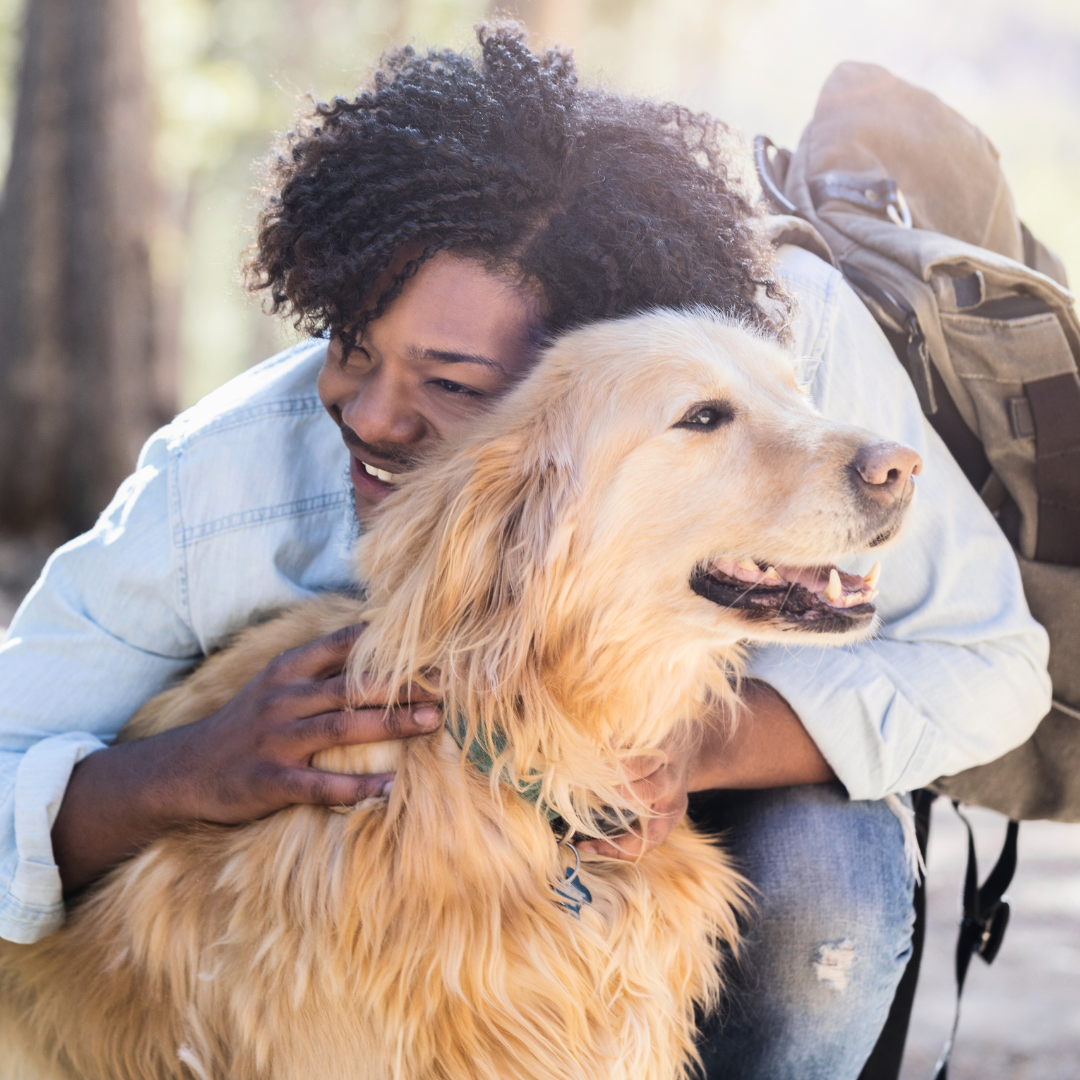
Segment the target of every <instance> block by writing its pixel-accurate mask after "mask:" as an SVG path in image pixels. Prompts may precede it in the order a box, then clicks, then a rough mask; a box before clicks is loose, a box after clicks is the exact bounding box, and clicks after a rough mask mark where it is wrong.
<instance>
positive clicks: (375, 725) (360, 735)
mask: <svg viewBox="0 0 1080 1080" xmlns="http://www.w3.org/2000/svg"><path fill="white" fill-rule="evenodd" d="M441 723H442V711H441V710H440V709H439V708H438V706H436V705H420V706H416V707H414V708H412V709H405V708H397V709H391V710H390V711H389V712H387V710H386V709H342V710H335V711H333V712H325V713H319V714H318V715H316V716H307V717H304V718H303V719H301V720H296V721H294V722H293V723H292V724H291V725H290V735H291V736H292V737H293V739H295V744H296V745H295V749H296V752H297V753H298V754H299V755H301V756H304V757H308V756H310V755H311V754H314V753H315V752H316V751H318V750H325V749H326V748H327V747H330V746H351V745H354V744H356V743H372V742H384V741H385V740H386V739H407V738H409V737H410V736H412V735H424V734H427V733H429V732H432V731H435V730H437V729H438V727H439V725H440V724H441Z"/></svg>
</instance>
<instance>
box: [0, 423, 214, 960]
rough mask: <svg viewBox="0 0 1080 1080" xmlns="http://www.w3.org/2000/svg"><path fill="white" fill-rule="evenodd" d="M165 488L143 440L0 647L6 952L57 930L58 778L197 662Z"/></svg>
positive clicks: (0, 836) (154, 447) (161, 450)
mask: <svg viewBox="0 0 1080 1080" xmlns="http://www.w3.org/2000/svg"><path fill="white" fill-rule="evenodd" d="M169 486H170V483H169V457H168V452H167V447H166V445H165V440H164V438H162V437H157V438H155V439H152V440H151V441H150V443H148V444H147V446H146V448H145V449H144V451H143V454H142V456H141V458H140V461H139V465H138V468H137V470H136V472H135V473H134V474H133V475H132V476H131V477H130V478H129V479H128V480H127V481H126V482H125V483H124V485H123V486H122V487H121V488H120V490H119V491H118V492H117V494H116V497H115V498H114V499H113V502H112V503H111V504H110V506H109V507H108V508H107V509H106V510H105V512H104V513H103V514H102V516H101V518H100V519H99V520H98V522H97V524H96V525H95V527H94V528H93V529H92V530H91V531H90V532H88V533H86V534H84V535H83V536H80V537H78V538H77V539H76V540H73V541H72V542H71V543H69V544H66V545H65V546H64V547H62V548H60V549H59V550H58V551H57V552H55V553H54V554H53V556H52V558H51V559H50V560H49V562H48V564H47V565H46V568H45V570H44V572H43V574H42V576H41V578H40V579H39V581H38V583H37V584H36V585H35V586H34V588H33V590H32V591H31V592H30V594H29V595H28V596H27V598H26V600H25V601H24V602H23V604H22V606H21V607H20V608H19V611H18V612H17V613H16V615H15V618H14V619H13V621H12V624H11V627H10V629H9V631H8V634H7V637H6V639H4V641H3V644H2V645H0V936H2V937H4V938H7V939H9V940H11V941H17V942H30V941H34V940H37V939H38V938H40V937H42V936H43V935H44V934H47V933H49V932H51V931H52V930H54V929H56V928H57V927H58V926H59V925H60V924H61V923H62V922H63V919H64V906H63V900H62V895H61V885H60V875H59V871H58V869H57V867H56V863H55V861H54V859H53V854H52V842H51V835H50V834H51V830H52V826H53V823H54V821H55V820H56V815H57V812H58V811H59V808H60V803H61V801H62V799H63V796H64V791H65V789H66V787H67V783H68V779H69V778H70V776H71V771H72V769H73V768H74V767H75V765H76V764H77V763H78V762H79V761H80V760H81V759H82V758H83V757H84V756H85V755H87V754H89V753H93V752H94V751H95V750H99V749H101V748H102V747H104V746H105V745H107V744H108V743H110V742H111V741H112V739H113V738H114V736H115V734H116V732H117V731H118V730H119V728H120V727H121V726H122V725H123V723H124V722H125V721H126V720H127V718H128V717H129V716H130V715H131V714H133V713H134V712H135V711H136V710H137V709H138V708H139V706H140V705H142V704H143V702H145V701H146V700H147V699H148V698H150V697H152V696H153V695H154V694H155V693H157V692H158V691H159V690H160V689H161V688H162V687H163V686H165V685H166V684H168V682H170V681H171V680H172V679H173V678H175V677H176V676H177V675H179V674H180V673H182V672H183V671H185V670H187V669H188V668H189V667H190V666H191V665H192V663H193V662H194V660H195V659H196V658H197V657H198V656H199V653H200V649H199V645H198V642H197V641H196V639H195V637H194V635H193V634H192V632H191V630H190V628H189V627H188V625H187V623H186V622H185V620H184V618H183V616H182V612H183V609H184V595H183V586H184V575H183V567H182V565H179V564H178V559H180V558H181V557H182V554H183V553H182V550H180V549H178V548H177V547H176V546H174V545H173V544H172V543H171V542H170V512H169ZM103 683H107V689H106V687H105V686H104V685H103Z"/></svg>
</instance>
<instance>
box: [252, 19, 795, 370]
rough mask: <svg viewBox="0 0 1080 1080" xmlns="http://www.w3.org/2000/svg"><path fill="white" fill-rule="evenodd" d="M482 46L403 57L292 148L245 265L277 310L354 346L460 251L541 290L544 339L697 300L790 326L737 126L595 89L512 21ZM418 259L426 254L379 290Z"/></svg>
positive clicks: (300, 132) (274, 166) (326, 107)
mask: <svg viewBox="0 0 1080 1080" xmlns="http://www.w3.org/2000/svg"><path fill="white" fill-rule="evenodd" d="M477 36H478V39H479V42H480V53H479V55H478V56H472V55H469V54H464V53H457V52H451V51H442V52H429V53H428V54H427V55H423V56H422V55H419V54H418V53H416V52H415V51H414V50H413V49H411V48H403V49H400V50H398V51H395V52H393V53H390V54H389V55H388V56H386V57H384V58H383V61H382V66H381V67H380V68H379V69H378V70H377V71H376V73H375V75H374V77H373V80H372V86H371V88H370V89H368V90H366V91H364V92H363V93H361V94H360V96H359V97H357V98H355V99H354V100H352V101H346V100H344V99H342V98H335V99H334V100H333V101H332V102H330V103H329V104H319V105H317V106H316V107H315V109H314V111H313V113H312V114H311V115H310V116H309V117H308V118H307V120H306V121H305V122H304V123H302V124H301V125H300V126H299V127H298V128H297V129H296V130H294V131H293V132H292V133H290V134H289V135H288V136H287V137H286V144H285V150H284V152H282V153H280V154H279V155H278V156H277V157H276V158H275V159H274V160H272V162H271V166H270V168H271V192H270V195H269V198H268V200H267V202H266V205H265V206H264V208H263V210H262V213H261V214H260V217H259V226H258V240H257V244H256V246H255V249H254V251H253V253H252V255H251V257H250V260H249V262H248V264H247V268H246V269H247V281H248V287H249V288H250V289H252V290H253V291H257V290H267V291H268V292H269V297H270V301H271V303H270V307H271V310H272V311H273V312H275V313H283V314H286V315H291V316H292V317H293V318H294V319H295V321H296V324H297V326H298V327H302V328H304V329H306V330H307V331H309V332H311V333H315V334H324V333H326V332H329V333H331V334H334V335H335V336H338V337H340V338H341V340H342V342H343V344H344V345H345V347H346V349H347V350H348V349H350V348H352V347H354V346H355V345H356V343H357V342H358V341H359V340H360V338H361V337H362V335H363V331H364V327H365V326H366V325H367V323H368V322H370V321H371V320H372V319H375V318H378V316H379V315H380V314H382V312H383V311H384V310H385V308H386V306H387V305H388V304H389V303H390V302H391V301H392V300H393V299H394V298H395V297H396V296H397V295H398V294H399V293H400V292H401V289H402V286H403V285H404V283H405V281H406V280H407V279H408V278H409V277H410V276H411V275H412V274H415V272H416V270H417V268H418V267H419V265H420V264H421V263H422V262H423V261H424V260H426V259H429V258H431V257H432V255H434V254H435V253H437V252H439V251H445V250H449V249H454V250H455V252H457V253H458V254H462V255H469V256H474V257H478V258H481V259H483V260H486V261H487V262H489V263H491V264H494V265H495V266H497V267H498V268H500V269H502V270H507V269H508V270H510V271H511V272H513V273H515V274H516V275H518V276H519V278H520V280H522V281H525V282H528V283H530V284H531V285H533V286H534V287H539V290H540V293H541V295H542V297H543V302H544V311H545V330H546V332H547V333H548V334H555V333H557V332H559V331H560V330H563V329H566V328H568V327H571V326H574V325H576V324H579V323H582V322H585V321H589V320H593V319H598V318H605V317H613V316H618V315H624V314H627V313H630V312H634V311H638V310H641V309H643V308H647V307H653V306H666V307H673V308H685V307H690V306H693V305H699V304H703V305H707V306H710V307H713V308H718V309H720V310H723V311H725V312H728V313H729V314H733V315H737V316H741V317H743V318H744V319H746V320H747V321H749V322H750V323H752V324H754V325H757V326H758V327H760V328H761V329H763V330H765V331H767V332H770V331H771V332H776V331H778V330H779V329H780V318H779V316H778V315H777V314H776V312H777V308H776V306H775V305H771V304H770V305H763V304H762V295H763V293H764V294H767V295H769V296H772V297H774V298H779V299H782V293H781V292H780V290H779V289H778V288H777V287H776V286H775V284H774V283H773V282H772V281H771V280H770V270H769V259H768V254H767V250H766V245H765V244H764V243H763V241H762V240H761V238H760V236H759V233H758V230H757V229H756V228H755V220H756V218H757V216H758V211H757V210H756V209H755V208H754V207H753V206H752V205H751V203H750V201H749V199H748V198H747V196H746V194H745V193H743V192H742V191H741V190H740V188H739V186H738V185H737V184H735V183H733V182H732V181H731V179H730V177H729V174H728V169H727V166H726V163H725V157H726V156H727V155H726V154H725V148H726V144H728V142H729V133H728V130H727V128H726V127H725V126H724V125H723V124H721V123H720V122H719V121H717V120H714V119H712V118H711V117H709V116H706V115H704V114H700V113H693V112H690V111H689V110H687V109H685V108H682V107H680V106H678V105H674V104H658V103H655V102H650V101H639V100H634V99H631V98H627V97H623V96H620V95H617V94H613V93H611V92H609V91H607V90H604V89H600V88H592V87H584V86H581V85H579V83H578V81H577V77H576V74H575V70H574V63H573V57H572V56H571V54H569V53H567V52H561V51H559V50H556V49H551V50H549V51H547V52H545V53H543V54H542V55H537V54H534V53H533V52H531V51H530V50H529V48H528V46H527V44H526V42H525V35H524V31H523V30H522V28H521V27H519V26H517V25H516V24H510V23H499V24H495V25H492V26H481V27H480V28H479V29H478V32H477ZM403 248H404V249H405V250H406V252H409V253H411V252H415V257H414V258H412V259H411V261H409V262H407V263H406V264H405V265H404V266H401V262H400V259H399V260H398V262H397V263H396V264H395V270H396V271H397V272H396V273H395V274H394V275H393V276H390V277H389V281H388V283H382V284H380V290H381V292H380V293H379V294H375V293H374V292H373V290H374V288H375V286H376V282H377V281H379V279H380V277H381V276H382V275H384V274H385V273H386V271H387V270H388V269H389V267H390V266H391V262H392V260H393V259H394V256H395V254H396V253H397V252H399V251H401V250H402V249H403ZM782 306H783V305H781V308H782ZM770 310H771V312H772V314H770Z"/></svg>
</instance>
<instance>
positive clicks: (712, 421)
mask: <svg viewBox="0 0 1080 1080" xmlns="http://www.w3.org/2000/svg"><path fill="white" fill-rule="evenodd" d="M734 419H735V410H734V409H733V408H732V407H731V406H730V405H725V404H724V403H723V402H722V401H703V402H702V403H701V404H700V405H695V406H693V407H692V408H691V409H689V410H688V411H687V413H686V415H685V416H684V417H683V418H682V419H681V420H680V421H679V422H678V423H677V424H676V425H675V426H676V427H681V428H691V429H692V430H694V431H714V430H715V429H716V428H718V427H720V425H721V424H728V423H730V422H731V421H732V420H734Z"/></svg>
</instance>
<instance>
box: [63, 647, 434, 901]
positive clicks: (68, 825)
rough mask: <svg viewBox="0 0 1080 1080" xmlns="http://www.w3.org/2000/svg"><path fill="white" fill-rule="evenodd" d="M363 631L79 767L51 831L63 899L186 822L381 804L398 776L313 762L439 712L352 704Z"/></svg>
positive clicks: (302, 652)
mask: <svg viewBox="0 0 1080 1080" xmlns="http://www.w3.org/2000/svg"><path fill="white" fill-rule="evenodd" d="M362 631H363V627H362V626H351V627H346V628H345V629H344V630H342V631H339V632H337V633H335V634H331V635H329V636H327V637H324V638H320V639H319V640H318V641H315V642H312V643H311V644H310V645H305V646H303V647H302V648H298V649H292V650H290V651H289V652H286V653H282V654H281V656H280V657H278V658H277V659H276V660H275V661H274V662H273V663H272V664H271V665H270V666H269V667H267V668H266V670H265V671H263V672H262V673H261V674H259V675H257V676H256V677H255V678H254V679H252V680H251V682H249V683H248V684H247V686H245V687H244V688H243V690H241V691H240V693H239V694H237V696H236V697H235V698H233V700H232V701H231V702H229V704H228V705H226V706H225V707H224V708H223V709H221V710H220V711H219V712H217V713H214V715H213V716H209V717H207V718H206V719H205V720H201V721H199V722H198V723H195V724H190V725H188V726H186V727H180V728H175V729H173V730H172V731H166V732H162V733H161V734H160V735H155V736H153V737H151V738H148V739H140V740H136V741H133V742H124V743H118V744H116V745H115V746H111V747H109V748H107V749H105V750H99V751H97V752H96V753H93V754H90V755H89V756H87V757H85V758H83V760H82V761H80V762H79V763H78V764H77V765H76V766H75V768H74V770H73V772H72V774H71V779H70V780H69V782H68V785H67V789H66V791H65V793H64V798H63V802H62V803H61V805H60V811H59V813H58V814H57V817H56V822H55V824H54V825H53V828H52V847H53V855H54V858H55V860H56V864H57V866H58V868H59V871H60V879H61V881H62V883H63V888H64V893H65V895H67V894H70V893H72V892H74V891H76V890H77V889H79V888H81V887H82V886H84V885H87V884H89V883H90V882H91V881H93V880H94V879H95V878H97V877H99V876H100V875H101V874H102V873H104V872H105V871H106V870H108V869H109V868H110V867H112V866H115V865H116V864H117V863H119V862H121V861H122V860H123V859H125V858H128V857H129V856H131V855H133V854H134V853H135V852H137V851H138V850H139V849H140V848H142V847H144V846H145V845H147V844H148V843H150V842H151V841H153V840H155V839H156V838H157V837H158V836H160V835H161V834H162V833H163V832H165V831H166V830H167V829H169V828H170V827H172V826H174V825H177V824H180V823H182V822H185V821H196V820H198V821H211V822H217V823H219V824H224V825H233V824H239V823H242V822H245V821H253V820H255V819H256V818H261V817H265V816H266V815H267V814H272V813H273V812H274V811H275V810H281V809H283V808H284V807H286V806H292V805H295V804H297V803H312V804H317V805H325V806H351V805H352V804H354V803H356V802H359V801H360V800H361V799H364V798H368V797H371V796H376V795H379V794H380V793H381V791H382V790H383V788H384V786H385V785H386V784H387V783H388V782H389V781H390V780H391V775H390V774H388V773H384V774H375V775H370V776H348V775H342V774H337V773H328V772H322V771H320V770H317V769H313V768H311V767H310V765H309V761H310V759H311V756H312V755H313V754H315V753H317V752H318V751H320V750H324V749H327V748H329V747H331V746H345V745H350V744H355V743H368V742H380V741H382V740H384V739H395V738H405V737H407V736H410V735H419V734H422V733H424V732H428V731H432V730H435V729H436V728H438V726H439V725H440V723H441V721H442V714H441V712H440V711H439V709H438V708H437V707H436V706H435V705H434V704H431V703H430V702H431V700H432V699H430V698H425V699H424V700H425V701H427V702H428V704H426V705H425V704H423V703H422V702H421V700H420V699H419V698H418V699H417V701H416V702H415V703H414V707H413V708H411V709H406V708H397V709H395V710H394V711H393V712H392V713H391V714H389V715H388V714H387V712H386V710H385V708H383V707H382V705H381V704H380V703H381V702H385V701H386V688H385V687H377V686H371V687H365V688H364V689H363V691H362V700H356V699H355V698H354V699H353V700H352V701H351V702H350V701H348V700H347V699H346V685H345V679H344V677H343V676H342V668H343V666H344V664H345V661H346V660H347V659H348V655H349V652H350V650H351V649H352V646H353V644H354V643H355V642H356V639H357V637H358V636H359V634H360V633H361V632H362ZM365 706H369V707H365Z"/></svg>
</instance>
